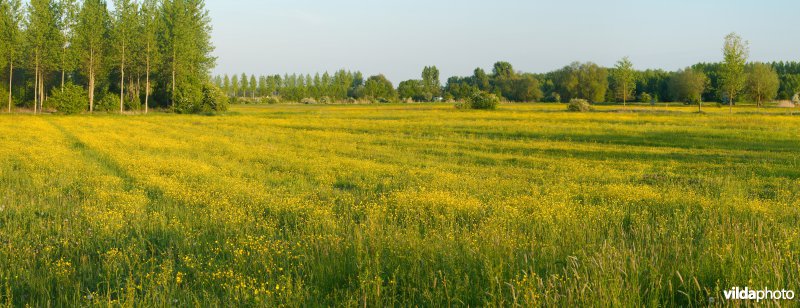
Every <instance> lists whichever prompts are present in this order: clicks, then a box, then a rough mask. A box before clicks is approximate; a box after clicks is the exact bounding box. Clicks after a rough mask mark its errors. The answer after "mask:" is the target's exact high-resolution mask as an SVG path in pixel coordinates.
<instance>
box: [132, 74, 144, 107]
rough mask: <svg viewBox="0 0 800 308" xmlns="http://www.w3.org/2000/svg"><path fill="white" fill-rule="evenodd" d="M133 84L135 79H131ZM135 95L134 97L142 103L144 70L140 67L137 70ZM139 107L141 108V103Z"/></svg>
mask: <svg viewBox="0 0 800 308" xmlns="http://www.w3.org/2000/svg"><path fill="white" fill-rule="evenodd" d="M131 84H133V81H131ZM133 96H134V97H133V99H134V100H135V101H137V102H139V103H140V104H141V102H142V101H141V99H142V72H140V71H139V70H138V69H137V70H136V91H134V93H133ZM139 108H141V105H140V106H139Z"/></svg>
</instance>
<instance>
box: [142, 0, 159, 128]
mask: <svg viewBox="0 0 800 308" xmlns="http://www.w3.org/2000/svg"><path fill="white" fill-rule="evenodd" d="M158 9H159V7H158V0H144V2H143V3H142V7H141V14H140V15H139V17H140V23H141V28H140V29H141V34H142V35H141V36H140V37H141V39H142V42H141V44H140V45H141V46H142V48H143V50H142V52H143V53H144V66H145V67H144V73H145V85H144V113H147V112H148V109H149V107H150V92H151V91H152V85H151V84H150V74H151V72H152V71H153V69H154V64H155V63H158V59H159V56H160V54H159V48H158V30H159V21H160V19H159V18H158Z"/></svg>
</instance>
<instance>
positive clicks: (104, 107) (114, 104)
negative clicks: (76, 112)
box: [94, 93, 119, 112]
mask: <svg viewBox="0 0 800 308" xmlns="http://www.w3.org/2000/svg"><path fill="white" fill-rule="evenodd" d="M94 110H97V111H105V112H111V111H119V96H117V95H114V94H113V93H105V95H103V96H102V97H101V98H100V100H99V101H97V102H96V103H95V106H94Z"/></svg>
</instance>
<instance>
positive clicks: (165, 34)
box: [0, 0, 227, 112]
mask: <svg viewBox="0 0 800 308" xmlns="http://www.w3.org/2000/svg"><path fill="white" fill-rule="evenodd" d="M112 7H113V10H109V9H108V5H107V3H106V2H105V1H103V0H83V1H78V0H59V1H55V0H30V1H28V3H27V4H25V5H23V4H22V2H21V1H20V0H0V56H1V57H2V59H3V61H0V62H1V63H0V68H3V71H4V72H5V75H6V76H4V77H6V78H7V79H6V80H7V81H8V88H7V92H8V93H6V94H7V97H8V111H9V112H11V110H12V107H14V106H25V107H29V108H32V109H33V111H34V112H40V111H42V110H43V109H46V108H47V107H48V106H52V105H53V104H52V103H50V102H49V100H48V99H49V98H50V97H52V96H56V95H58V94H60V93H63V92H64V91H65V89H69V90H72V91H85V93H77V94H81V95H78V96H68V97H83V96H84V95H83V94H85V97H86V101H85V102H81V103H82V105H83V106H84V107H83V109H84V110H88V111H89V112H92V111H94V110H95V109H98V107H99V109H105V110H110V109H117V108H118V110H119V111H120V112H122V111H125V110H126V109H128V110H139V109H143V110H144V111H145V112H146V111H147V109H148V108H149V106H159V107H171V108H173V109H174V110H175V111H178V112H197V111H200V110H202V109H209V108H211V109H216V108H219V107H218V106H221V105H223V104H224V103H227V100H225V99H224V95H221V93H220V92H218V89H216V88H215V87H214V86H213V84H212V83H211V82H210V80H209V76H210V75H209V74H210V70H211V69H212V68H213V66H214V64H215V58H214V57H212V56H211V52H212V51H213V46H212V45H211V42H210V32H211V25H210V18H209V16H208V11H207V10H206V9H205V2H204V0H142V1H135V0H113V2H112ZM70 84H75V85H79V87H69V86H68V85H70ZM64 96H65V97H67V95H64ZM220 97H222V98H220ZM98 98H99V100H98ZM220 100H225V102H221V101H220ZM59 101H60V99H59ZM142 102H143V103H142Z"/></svg>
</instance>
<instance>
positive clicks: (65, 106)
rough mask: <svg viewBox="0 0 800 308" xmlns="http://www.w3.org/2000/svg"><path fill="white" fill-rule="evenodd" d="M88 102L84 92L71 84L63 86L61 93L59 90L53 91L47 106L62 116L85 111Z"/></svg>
mask: <svg viewBox="0 0 800 308" xmlns="http://www.w3.org/2000/svg"><path fill="white" fill-rule="evenodd" d="M88 102H89V96H88V94H86V90H84V89H83V87H81V86H78V85H75V84H73V83H71V82H70V83H67V84H65V85H64V88H63V91H62V89H61V88H55V89H53V91H52V92H51V94H50V99H49V100H48V103H49V105H51V106H52V107H54V108H56V110H58V112H60V113H63V114H76V113H81V112H83V111H84V110H86V107H87V104H88Z"/></svg>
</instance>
